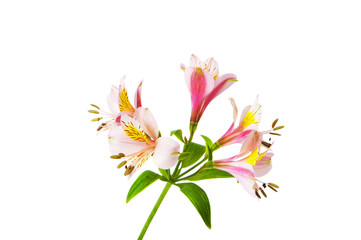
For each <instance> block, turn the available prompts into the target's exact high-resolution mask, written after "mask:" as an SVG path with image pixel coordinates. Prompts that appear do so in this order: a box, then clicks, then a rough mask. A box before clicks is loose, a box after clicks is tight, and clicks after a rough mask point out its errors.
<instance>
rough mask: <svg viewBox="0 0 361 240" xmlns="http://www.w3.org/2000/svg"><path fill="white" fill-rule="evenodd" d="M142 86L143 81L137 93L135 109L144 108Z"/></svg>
mask: <svg viewBox="0 0 361 240" xmlns="http://www.w3.org/2000/svg"><path fill="white" fill-rule="evenodd" d="M142 85H143V81H140V83H139V85H138V88H137V91H136V92H135V96H134V107H135V108H139V107H141V106H142V97H141V95H142Z"/></svg>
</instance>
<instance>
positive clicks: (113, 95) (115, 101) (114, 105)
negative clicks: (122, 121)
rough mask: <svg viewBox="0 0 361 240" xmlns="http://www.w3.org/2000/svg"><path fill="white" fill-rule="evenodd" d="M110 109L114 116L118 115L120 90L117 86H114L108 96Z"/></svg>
mask: <svg viewBox="0 0 361 240" xmlns="http://www.w3.org/2000/svg"><path fill="white" fill-rule="evenodd" d="M107 100H108V107H109V109H110V111H111V112H112V113H113V114H114V115H118V113H119V112H120V110H119V90H118V88H117V87H116V86H114V85H113V86H112V89H111V90H110V94H109V95H108V98H107Z"/></svg>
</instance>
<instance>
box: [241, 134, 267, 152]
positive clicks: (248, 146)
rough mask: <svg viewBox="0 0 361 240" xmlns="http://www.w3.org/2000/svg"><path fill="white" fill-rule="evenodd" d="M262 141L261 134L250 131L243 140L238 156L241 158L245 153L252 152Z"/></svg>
mask: <svg viewBox="0 0 361 240" xmlns="http://www.w3.org/2000/svg"><path fill="white" fill-rule="evenodd" d="M261 141H262V133H260V132H258V131H255V130H252V131H251V132H250V133H249V134H248V136H247V137H246V139H245V140H244V142H243V144H242V147H241V151H240V152H239V156H243V155H245V154H247V153H251V152H253V150H254V149H255V148H256V147H258V146H259V144H260V143H261Z"/></svg>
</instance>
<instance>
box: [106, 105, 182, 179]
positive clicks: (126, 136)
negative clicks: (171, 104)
mask: <svg viewBox="0 0 361 240" xmlns="http://www.w3.org/2000/svg"><path fill="white" fill-rule="evenodd" d="M159 135H160V134H159V131H158V125H157V122H156V121H155V118H154V117H153V115H152V113H151V112H150V110H149V109H148V108H144V107H138V108H137V109H135V110H134V112H133V114H132V116H131V115H127V114H125V115H122V117H121V123H120V124H117V123H114V126H113V127H111V128H110V131H109V136H108V140H109V146H110V152H111V154H113V155H112V158H117V159H118V158H126V160H125V161H123V162H122V163H120V164H119V166H118V168H121V167H122V166H124V165H125V168H126V171H125V173H124V175H126V176H127V175H129V177H130V176H132V175H133V174H134V172H136V171H137V170H138V169H139V168H140V167H141V166H142V165H143V164H144V163H145V162H146V161H147V160H148V159H149V158H150V157H151V156H152V155H153V160H154V163H155V164H156V165H157V167H158V168H162V169H169V168H171V167H173V166H174V165H175V164H176V163H177V161H178V156H179V151H180V145H179V143H177V142H176V141H174V140H173V139H171V138H169V137H160V136H159Z"/></svg>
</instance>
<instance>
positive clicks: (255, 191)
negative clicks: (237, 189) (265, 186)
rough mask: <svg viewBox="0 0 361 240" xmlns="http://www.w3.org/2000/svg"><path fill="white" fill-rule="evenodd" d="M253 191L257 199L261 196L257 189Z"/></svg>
mask: <svg viewBox="0 0 361 240" xmlns="http://www.w3.org/2000/svg"><path fill="white" fill-rule="evenodd" d="M254 193H255V194H256V196H257V197H258V198H259V199H261V196H260V195H259V193H258V190H257V189H255V190H254Z"/></svg>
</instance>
